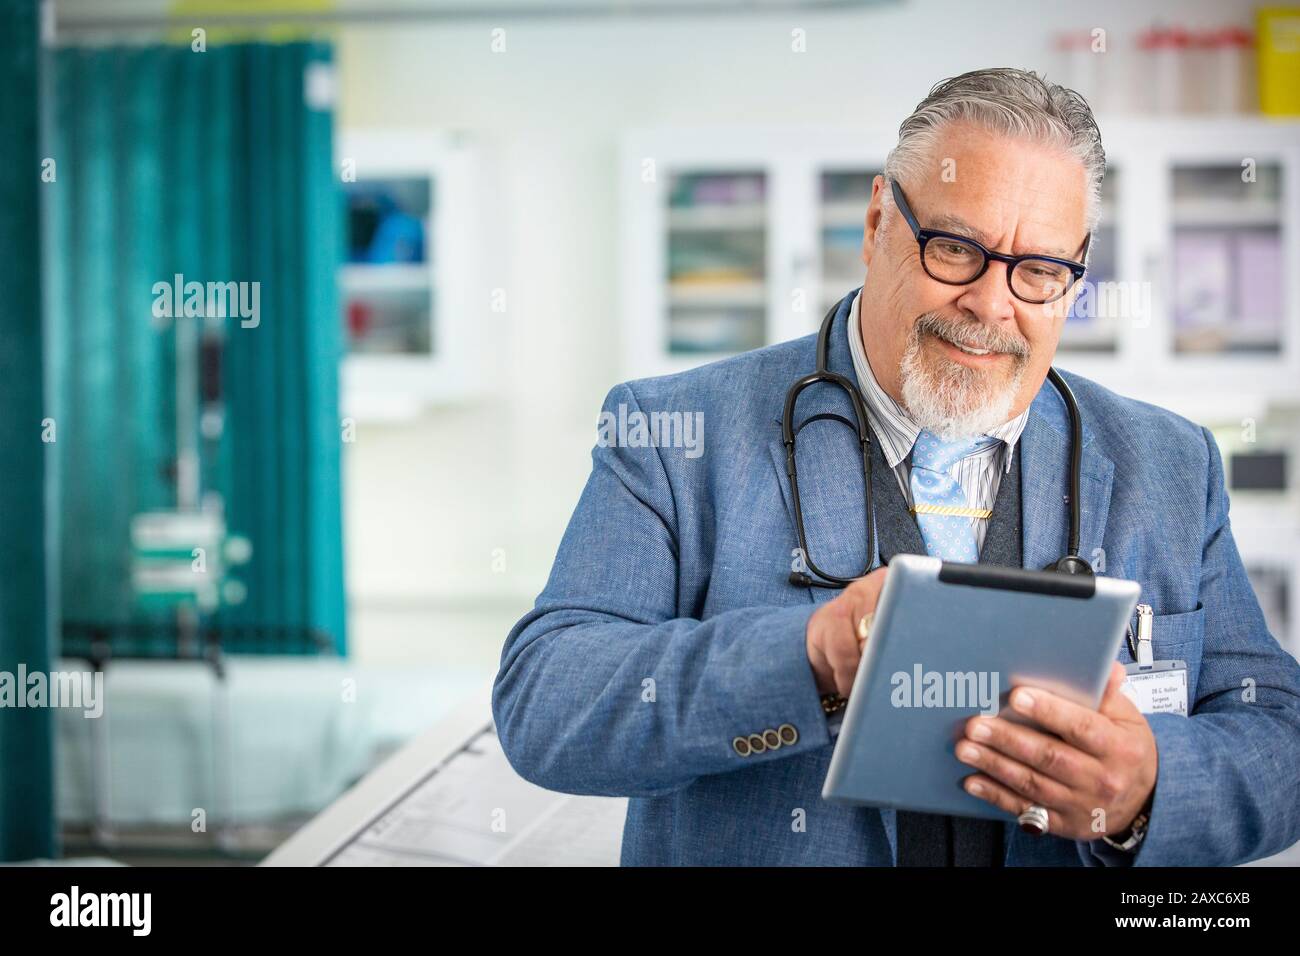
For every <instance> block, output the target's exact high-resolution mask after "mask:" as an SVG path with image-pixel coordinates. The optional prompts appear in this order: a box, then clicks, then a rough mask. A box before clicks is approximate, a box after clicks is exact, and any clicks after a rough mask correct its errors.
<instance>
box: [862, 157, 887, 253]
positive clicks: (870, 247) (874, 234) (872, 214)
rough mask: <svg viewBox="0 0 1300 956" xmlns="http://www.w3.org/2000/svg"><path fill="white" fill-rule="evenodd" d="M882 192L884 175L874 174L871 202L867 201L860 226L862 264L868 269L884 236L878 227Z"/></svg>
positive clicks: (880, 220)
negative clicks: (865, 215) (861, 225)
mask: <svg viewBox="0 0 1300 956" xmlns="http://www.w3.org/2000/svg"><path fill="white" fill-rule="evenodd" d="M884 193H885V177H884V176H876V178H875V179H873V180H872V181H871V202H869V203H867V218H866V221H865V222H864V223H863V227H862V264H863V265H864V266H866V267H867V268H868V269H870V268H871V259H872V257H873V256H874V255H875V254H876V247H877V246H878V245H879V243H880V242H881V240H882V239H883V238H884V236H883V234H882V231H881V228H880V227H881V225H882V224H883V223H884V212H885V207H884V202H885V198H884Z"/></svg>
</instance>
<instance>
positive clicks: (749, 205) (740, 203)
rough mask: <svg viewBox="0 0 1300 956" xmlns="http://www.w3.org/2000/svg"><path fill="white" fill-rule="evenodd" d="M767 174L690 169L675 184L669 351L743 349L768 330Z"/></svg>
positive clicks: (675, 176) (670, 207)
mask: <svg viewBox="0 0 1300 956" xmlns="http://www.w3.org/2000/svg"><path fill="white" fill-rule="evenodd" d="M767 241H768V236H767V176H766V174H765V173H764V172H762V171H761V170H736V171H716V170H710V171H708V172H702V171H690V172H686V171H682V172H676V173H674V174H672V177H671V180H670V184H669V191H668V210H667V242H668V255H667V265H668V275H667V280H668V283H667V289H668V297H667V306H668V325H667V332H668V343H667V345H668V351H669V352H670V353H672V354H676V355H694V354H701V353H704V354H707V353H730V352H743V351H746V350H748V349H754V348H759V347H761V346H762V345H763V344H764V340H765V335H766V329H767Z"/></svg>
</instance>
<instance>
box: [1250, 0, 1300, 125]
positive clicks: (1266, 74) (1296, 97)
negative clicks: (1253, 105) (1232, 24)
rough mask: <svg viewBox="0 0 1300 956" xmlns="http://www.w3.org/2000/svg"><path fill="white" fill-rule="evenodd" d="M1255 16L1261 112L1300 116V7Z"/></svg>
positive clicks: (1266, 10)
mask: <svg viewBox="0 0 1300 956" xmlns="http://www.w3.org/2000/svg"><path fill="white" fill-rule="evenodd" d="M1255 17H1256V19H1255V35H1256V37H1257V40H1256V47H1257V49H1258V62H1259V109H1260V112H1261V113H1266V114H1268V115H1270V116H1300V7H1261V8H1259V9H1258V10H1257V11H1256V12H1255Z"/></svg>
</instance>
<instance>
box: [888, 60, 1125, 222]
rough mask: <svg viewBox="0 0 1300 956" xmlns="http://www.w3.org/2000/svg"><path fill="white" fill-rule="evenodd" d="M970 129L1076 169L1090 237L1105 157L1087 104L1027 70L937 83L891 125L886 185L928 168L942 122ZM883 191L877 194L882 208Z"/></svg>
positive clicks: (969, 75) (978, 73) (1098, 210)
mask: <svg viewBox="0 0 1300 956" xmlns="http://www.w3.org/2000/svg"><path fill="white" fill-rule="evenodd" d="M960 122H966V123H972V124H974V125H976V126H979V127H982V128H983V129H986V130H988V131H990V132H993V133H999V134H1001V135H1004V136H1009V137H1014V138H1018V139H1027V140H1030V141H1033V142H1039V143H1045V144H1048V145H1052V146H1057V147H1059V148H1061V149H1062V150H1064V151H1065V152H1067V153H1068V154H1069V155H1071V156H1074V157H1075V158H1077V159H1078V160H1079V162H1081V163H1082V164H1083V168H1084V171H1085V173H1086V175H1087V194H1086V202H1087V210H1086V213H1085V218H1086V221H1087V227H1088V230H1089V231H1092V230H1093V229H1094V228H1095V227H1096V225H1097V220H1098V219H1099V218H1100V216H1101V180H1102V176H1103V175H1104V174H1105V171H1106V151H1105V150H1104V149H1102V145H1101V130H1099V129H1098V128H1097V121H1096V120H1095V119H1094V118H1093V115H1092V110H1091V109H1090V108H1089V106H1088V103H1087V101H1086V100H1085V99H1084V98H1083V97H1082V96H1080V95H1079V94H1078V93H1076V92H1075V91H1074V90H1070V89H1066V88H1065V87H1063V86H1058V85H1056V84H1055V83H1049V82H1047V80H1045V79H1044V78H1043V77H1041V76H1039V75H1038V74H1037V73H1034V72H1032V71H1029V70H1015V69H1010V68H1006V67H1002V68H998V69H991V70H975V71H973V72H970V73H963V74H962V75H961V76H954V77H952V78H951V79H947V80H944V81H943V82H941V83H938V84H936V85H935V86H934V87H933V88H932V89H931V90H930V92H929V94H927V95H926V97H925V99H923V100H922V101H921V102H920V103H919V104H918V105H917V107H916V109H915V110H914V111H913V112H912V115H911V116H909V117H907V119H905V120H903V123H902V125H901V126H899V127H898V145H896V146H895V147H894V148H893V149H892V150H890V151H889V155H888V157H886V159H885V169H884V175H885V178H886V179H890V180H892V179H895V178H897V179H899V180H900V181H902V180H906V179H913V178H915V177H917V176H919V175H920V173H921V170H922V168H923V167H924V166H925V164H927V163H930V162H933V161H934V159H933V156H932V153H933V147H934V144H935V141H936V140H937V139H938V136H939V133H940V132H941V131H942V130H943V128H944V127H945V126H946V125H947V124H949V123H960ZM890 198H891V194H890V192H889V190H885V192H884V200H885V204H886V207H888V204H889V202H890Z"/></svg>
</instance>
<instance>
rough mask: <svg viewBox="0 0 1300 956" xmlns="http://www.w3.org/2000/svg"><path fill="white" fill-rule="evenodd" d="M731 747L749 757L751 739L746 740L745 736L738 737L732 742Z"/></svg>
mask: <svg viewBox="0 0 1300 956" xmlns="http://www.w3.org/2000/svg"><path fill="white" fill-rule="evenodd" d="M731 749H732V750H734V751H735V752H736V753H738V754H740V755H741V756H742V757H748V756H749V741H748V740H746V739H745V738H744V737H737V738H736V739H735V740H733V741H732V742H731Z"/></svg>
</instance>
